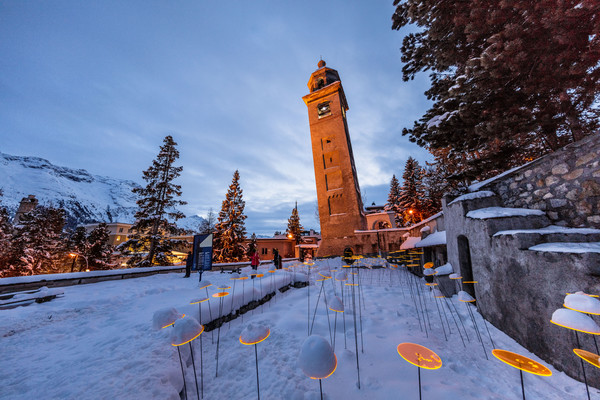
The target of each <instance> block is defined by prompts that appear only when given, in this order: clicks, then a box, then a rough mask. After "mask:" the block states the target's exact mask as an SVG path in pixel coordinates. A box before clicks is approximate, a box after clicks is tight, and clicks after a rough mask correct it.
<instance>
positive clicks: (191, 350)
mask: <svg viewBox="0 0 600 400" xmlns="http://www.w3.org/2000/svg"><path fill="white" fill-rule="evenodd" d="M188 344H189V345H190V354H191V355H192V366H193V367H194V381H195V382H196V397H197V398H199V397H200V391H199V390H198V376H197V375H196V362H195V361H194V348H193V347H192V342H188Z"/></svg>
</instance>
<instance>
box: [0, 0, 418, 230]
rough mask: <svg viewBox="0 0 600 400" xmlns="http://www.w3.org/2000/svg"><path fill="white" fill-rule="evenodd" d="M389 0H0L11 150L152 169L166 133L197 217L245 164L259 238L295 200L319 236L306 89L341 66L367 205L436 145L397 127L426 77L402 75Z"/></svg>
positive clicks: (100, 165)
mask: <svg viewBox="0 0 600 400" xmlns="http://www.w3.org/2000/svg"><path fill="white" fill-rule="evenodd" d="M393 12H394V7H393V5H392V0H373V1H360V0H346V1H341V0H329V1H326V2H325V1H313V0H305V1H295V2H291V1H282V0H279V1H276V0H271V1H267V0H257V1H235V0H234V1H228V2H221V1H208V0H198V1H166V0H165V1H147V0H144V1H109V0H102V1H83V2H82V1H76V0H71V1H61V0H54V1H41V0H40V1H33V0H7V1H2V2H0V151H2V152H4V153H8V154H13V155H22V156H37V157H42V158H46V159H48V160H49V161H50V162H52V163H54V164H57V165H62V166H68V167H72V168H83V169H86V170H88V171H89V172H91V173H93V174H97V175H107V176H112V177H115V178H122V179H131V180H134V181H137V182H139V183H143V181H142V179H141V176H142V171H143V170H145V169H146V168H147V167H148V166H149V165H150V164H151V162H152V160H153V159H154V157H155V156H156V154H157V153H158V148H159V146H160V145H161V143H162V140H163V138H164V137H165V136H166V135H169V134H170V135H172V136H173V137H174V139H175V141H176V142H177V143H178V149H179V151H180V153H181V157H180V159H179V163H178V165H182V166H183V168H184V169H183V173H182V176H181V177H180V178H179V180H178V183H180V184H181V185H182V186H183V200H186V201H187V202H188V205H187V206H185V207H182V211H183V212H184V213H186V214H187V215H191V214H198V215H201V216H206V213H207V211H208V209H209V208H211V207H212V208H213V209H214V211H215V212H216V213H218V211H219V209H220V207H221V202H222V200H223V199H224V198H225V193H226V192H227V188H228V186H229V184H230V183H231V179H232V175H233V172H234V171H235V170H236V169H238V170H239V171H240V175H241V185H242V189H243V190H244V200H245V201H246V215H248V219H247V220H246V228H247V231H248V233H249V234H251V233H252V232H256V233H257V234H272V233H273V232H274V231H276V230H280V231H284V230H285V228H286V226H287V218H288V217H289V215H290V214H291V210H292V208H293V207H294V202H295V201H298V208H299V212H300V219H301V223H302V224H303V225H304V227H305V228H315V229H317V230H318V223H317V221H316V219H315V216H314V213H315V205H316V189H315V181H314V171H313V160H312V151H311V146H310V132H309V126H308V115H307V110H306V106H305V105H304V102H303V101H302V96H303V95H305V94H307V93H308V88H307V86H306V84H307V82H308V78H309V77H310V74H311V73H312V72H313V71H314V70H316V69H317V62H318V61H319V59H320V57H322V58H323V59H324V60H325V61H326V62H327V66H328V67H330V68H334V69H336V70H338V72H339V74H340V77H341V79H342V84H343V86H344V91H345V93H346V98H347V99H348V103H349V107H350V109H349V111H348V114H347V116H348V125H349V129H350V136H351V140H352V146H353V150H354V157H355V162H356V166H357V170H358V179H359V183H360V186H361V190H362V192H363V197H366V201H367V204H371V202H376V203H377V204H383V203H385V201H386V200H387V192H388V189H389V181H390V179H391V177H392V174H396V175H397V176H401V175H402V171H403V167H404V163H405V161H406V159H407V158H408V156H409V155H412V156H413V157H414V158H416V159H417V160H418V161H419V162H420V163H421V164H424V162H425V160H429V159H430V158H429V156H428V153H427V152H426V151H425V150H423V149H421V148H419V147H417V146H416V145H414V144H412V143H410V142H409V141H408V139H406V138H405V137H402V135H401V131H402V128H404V127H408V126H412V123H413V121H414V120H416V119H418V118H419V117H420V116H421V115H422V114H423V113H424V111H425V110H426V109H427V107H428V105H429V103H428V101H427V100H426V98H425V96H424V95H423V92H424V90H426V87H427V84H428V81H427V76H425V75H423V76H420V77H419V78H418V79H416V80H415V81H412V82H408V83H406V82H402V73H401V68H402V63H401V62H400V50H399V48H400V47H401V45H402V37H403V33H402V32H398V31H392V29H391V16H392V14H393Z"/></svg>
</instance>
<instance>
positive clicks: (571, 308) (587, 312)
mask: <svg viewBox="0 0 600 400" xmlns="http://www.w3.org/2000/svg"><path fill="white" fill-rule="evenodd" d="M563 307H564V308H568V309H569V310H573V311H577V312H580V313H584V314H591V315H600V313H593V312H589V311H583V310H578V309H576V308H573V307H567V306H566V305H565V304H563Z"/></svg>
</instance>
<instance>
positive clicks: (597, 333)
mask: <svg viewBox="0 0 600 400" xmlns="http://www.w3.org/2000/svg"><path fill="white" fill-rule="evenodd" d="M550 322H552V323H553V324H554V325H558V326H562V327H563V328H567V329H571V330H572V331H578V332H583V333H589V334H590V335H600V332H588V331H582V330H581V329H575V328H571V327H570V326H566V325H561V324H558V323H556V322H554V321H552V320H550Z"/></svg>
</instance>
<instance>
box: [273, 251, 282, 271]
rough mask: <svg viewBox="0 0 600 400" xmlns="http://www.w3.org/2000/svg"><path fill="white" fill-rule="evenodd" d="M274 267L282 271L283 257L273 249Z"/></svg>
mask: <svg viewBox="0 0 600 400" xmlns="http://www.w3.org/2000/svg"><path fill="white" fill-rule="evenodd" d="M273 266H274V267H275V268H276V269H281V256H280V255H279V250H277V249H273Z"/></svg>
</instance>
